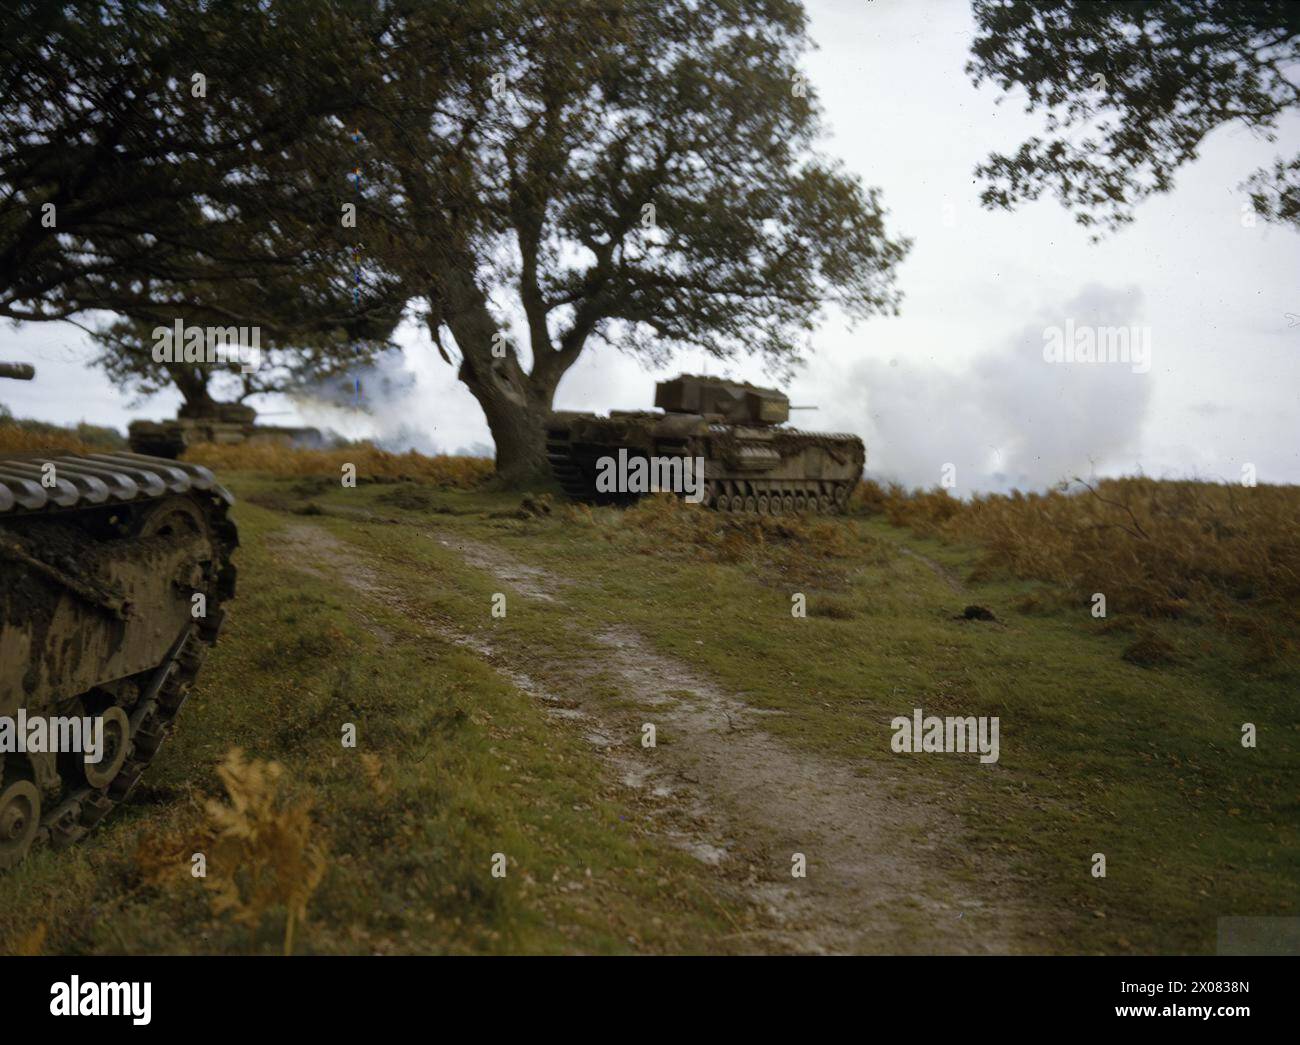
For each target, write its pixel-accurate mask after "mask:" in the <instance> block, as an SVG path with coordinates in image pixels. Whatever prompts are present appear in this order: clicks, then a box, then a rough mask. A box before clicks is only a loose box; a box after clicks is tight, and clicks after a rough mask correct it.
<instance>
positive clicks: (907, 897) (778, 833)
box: [281, 522, 1034, 953]
mask: <svg viewBox="0 0 1300 1045" xmlns="http://www.w3.org/2000/svg"><path fill="white" fill-rule="evenodd" d="M281 535H282V540H283V547H284V548H285V552H286V555H287V554H288V553H289V550H290V548H291V549H292V556H293V563H294V565H295V566H297V567H298V568H306V569H308V570H311V571H313V572H321V573H323V574H326V575H329V576H331V577H342V578H343V579H345V580H346V582H347V583H348V584H349V585H351V586H352V587H353V589H354V590H356V591H357V592H358V594H360V595H362V596H364V597H366V598H370V599H377V600H379V601H381V602H383V603H385V604H387V605H390V606H394V607H397V608H400V609H401V610H402V611H403V612H404V613H405V614H406V615H407V616H408V617H412V618H414V619H418V620H419V621H420V623H421V625H422V626H424V627H426V628H427V629H428V630H429V631H430V632H431V633H433V634H436V635H437V636H438V637H440V638H442V639H445V640H450V641H453V642H456V643H458V644H461V645H463V646H466V647H468V648H471V649H473V650H474V651H475V652H476V653H478V654H479V655H481V656H483V657H484V658H485V659H487V660H488V661H489V662H490V663H491V664H492V665H493V666H494V668H495V669H496V670H497V671H498V672H499V673H500V674H501V675H502V676H503V677H505V678H507V679H508V680H509V681H510V682H511V683H512V684H514V685H515V686H516V687H518V688H519V689H521V690H523V691H525V692H527V693H529V694H531V695H532V696H533V697H534V698H535V699H537V700H539V701H541V702H543V704H544V705H545V706H546V708H547V709H548V712H549V714H550V715H551V716H552V717H553V718H554V719H555V720H556V723H557V728H569V729H574V728H576V729H578V730H579V731H580V733H581V735H582V736H583V737H584V738H585V739H586V740H587V742H588V743H589V744H590V745H591V748H592V752H593V759H594V760H596V761H598V762H599V763H602V764H603V771H604V772H605V773H607V774H609V776H610V778H611V779H613V780H615V781H617V782H618V783H619V784H620V785H621V786H623V787H626V788H629V789H632V791H633V792H634V795H633V796H630V797H634V798H635V800H636V802H637V805H638V807H639V808H641V809H643V810H644V811H645V813H646V819H647V822H648V823H649V824H650V825H652V827H651V829H652V830H653V831H655V832H656V833H657V834H659V835H660V836H661V837H663V838H664V839H666V840H667V841H669V842H670V843H671V844H673V845H676V846H679V847H681V848H684V849H686V850H687V851H689V852H691V853H692V854H693V855H695V856H696V857H697V858H698V859H700V860H702V861H704V862H706V863H709V864H711V865H715V866H716V867H717V868H718V869H719V873H720V874H721V875H722V876H723V878H724V880H725V881H726V882H727V883H728V887H729V888H734V889H738V890H741V891H742V892H743V893H744V895H745V896H746V898H747V899H748V900H749V902H750V903H751V904H752V905H753V906H754V907H755V909H756V911H757V913H758V918H757V920H756V924H757V925H758V926H759V928H756V929H745V930H738V933H737V935H738V936H742V937H744V939H743V940H741V941H740V942H739V946H740V948H741V949H744V950H752V951H758V952H798V953H882V952H883V953H1007V952H1016V951H1020V950H1026V949H1031V947H1030V946H1029V945H1027V944H1026V943H1025V942H1024V941H1025V939H1026V933H1025V929H1026V927H1027V925H1028V924H1030V922H1031V920H1032V919H1033V917H1034V916H1033V914H1032V913H1031V912H1030V911H1029V908H1028V905H1027V904H1026V903H1025V901H1024V899H1023V898H1022V897H1021V896H1020V895H1018V894H1017V892H1016V890H1015V889H1014V888H1013V886H1012V885H1011V883H1009V882H1007V881H1005V880H1001V879H998V878H996V876H995V875H993V874H990V873H988V869H983V870H982V872H981V871H976V872H975V873H973V874H972V872H971V868H970V867H967V868H966V869H965V870H964V871H961V870H958V869H957V868H954V867H952V866H951V864H952V861H951V860H950V859H947V858H945V856H944V854H943V853H942V852H941V845H940V844H939V843H940V840H943V839H945V838H946V837H947V836H948V835H950V834H952V833H953V832H954V831H959V830H960V825H959V824H957V823H956V822H955V821H954V820H953V818H952V815H951V814H947V813H945V811H943V810H941V809H938V808H935V807H932V806H928V805H926V804H924V803H921V802H919V801H916V800H909V799H908V798H907V797H906V791H905V789H900V788H899V787H898V786H897V781H895V780H887V779H876V778H874V777H873V776H870V775H865V774H864V772H863V770H862V769H861V768H859V767H853V766H849V765H844V764H840V763H837V762H832V761H829V760H824V759H821V758H817V757H814V756H810V755H809V754H807V753H806V752H803V751H796V750H794V749H793V748H791V747H790V746H789V745H788V744H786V743H784V742H783V741H781V740H779V739H777V738H776V737H774V736H772V735H771V734H770V733H769V732H767V731H766V730H765V729H764V728H763V717H764V714H772V713H773V712H766V713H764V712H760V711H759V710H757V709H755V708H753V707H750V706H748V705H747V704H745V703H744V701H742V700H741V699H739V698H738V697H737V696H735V695H734V694H731V693H728V692H726V691H725V690H723V689H722V688H720V687H719V686H718V685H716V684H715V683H714V682H712V681H710V680H709V679H706V678H703V677H701V676H700V675H698V674H697V673H696V672H695V671H694V670H693V669H692V668H690V667H688V666H687V665H685V664H683V663H681V662H680V661H677V660H675V659H673V658H671V657H667V656H664V655H663V654H660V653H658V652H656V651H654V650H653V649H652V648H651V647H650V645H649V644H648V643H647V642H646V641H645V640H644V638H643V637H642V636H640V635H638V634H636V633H635V632H633V631H630V630H628V629H626V628H616V629H610V630H606V631H603V632H600V633H598V634H594V635H589V636H586V639H587V641H589V642H590V643H592V644H593V645H594V646H595V647H596V648H597V649H598V650H602V651H603V652H604V656H594V657H592V658H590V660H588V661H585V662H583V663H579V664H575V663H573V662H572V661H565V662H563V663H559V662H557V656H556V654H555V653H554V652H552V651H549V650H547V649H539V648H529V649H519V648H511V649H510V650H508V651H507V650H503V649H500V648H497V647H495V646H494V645H493V644H492V643H491V641H489V640H488V639H487V638H485V637H484V636H482V635H480V634H476V633H474V632H472V631H467V630H463V629H461V628H458V627H452V626H450V625H447V624H445V623H443V622H435V621H429V620H427V619H425V618H423V617H420V616H419V614H418V613H415V612H414V608H413V607H412V606H410V605H409V604H408V602H407V601H406V600H405V599H404V597H403V596H402V594H401V593H400V592H399V590H398V589H397V588H396V587H395V586H393V585H390V584H388V583H386V582H385V581H384V579H383V576H382V569H381V567H380V565H379V564H378V563H375V562H373V561H369V560H367V559H366V557H365V555H364V553H363V552H362V551H361V550H360V549H359V548H357V547H355V546H353V545H350V544H344V543H343V542H341V541H339V540H338V539H337V538H335V537H334V536H333V535H332V534H330V533H329V532H328V531H326V530H324V529H322V528H321V527H318V526H314V525H311V524H310V523H306V522H295V523H294V524H293V525H292V526H291V527H289V528H288V529H286V530H284V531H281ZM432 536H433V538H434V539H436V540H438V541H439V543H441V544H442V545H443V546H444V547H447V548H449V549H451V550H453V551H455V552H456V553H457V554H459V555H460V556H461V557H462V559H463V560H464V561H465V562H466V564H467V565H469V566H471V567H473V568H475V569H479V570H483V571H486V572H488V573H489V574H491V575H492V576H493V577H495V578H496V580H497V581H498V582H500V583H501V584H503V585H504V586H506V587H508V588H510V589H511V590H512V591H514V592H515V593H516V594H518V595H520V596H522V597H524V598H529V599H538V600H544V601H547V602H559V603H561V604H562V603H563V600H564V592H565V588H566V586H567V582H566V581H565V580H564V579H563V578H560V577H556V576H554V575H552V574H549V573H547V572H546V571H544V570H541V569H539V568H537V567H535V566H531V565H528V564H524V563H519V562H517V561H514V560H513V559H511V558H510V557H508V556H506V555H504V554H503V553H502V552H500V551H499V550H498V549H495V548H492V547H489V546H487V545H485V544H482V543H480V542H476V541H472V540H468V539H466V538H463V537H460V536H458V535H451V534H441V533H439V534H433V535H432ZM554 679H562V680H563V686H562V687H557V686H556V685H554V683H553V682H550V681H548V680H554ZM611 679H612V680H613V681H614V682H615V683H616V688H617V689H618V690H619V691H620V692H621V696H622V700H621V701H619V702H617V705H615V703H614V702H611V701H608V700H604V699H602V698H601V697H600V696H599V695H598V694H599V693H601V692H602V689H604V690H605V691H607V686H602V685H597V684H595V683H598V682H600V683H608V682H609V681H610V680H611ZM561 689H562V692H563V693H564V696H563V697H560V696H558V695H557V690H561ZM647 723H650V724H653V725H654V726H655V728H656V731H657V740H658V743H657V744H656V746H655V747H654V748H653V749H647V748H645V747H643V746H642V742H641V738H642V729H643V726H644V725H645V724H647ZM900 793H901V796H900ZM797 853H801V854H803V855H804V857H805V858H806V864H807V876H806V877H803V878H795V877H793V876H792V875H791V867H792V861H793V859H794V855H795V854H797Z"/></svg>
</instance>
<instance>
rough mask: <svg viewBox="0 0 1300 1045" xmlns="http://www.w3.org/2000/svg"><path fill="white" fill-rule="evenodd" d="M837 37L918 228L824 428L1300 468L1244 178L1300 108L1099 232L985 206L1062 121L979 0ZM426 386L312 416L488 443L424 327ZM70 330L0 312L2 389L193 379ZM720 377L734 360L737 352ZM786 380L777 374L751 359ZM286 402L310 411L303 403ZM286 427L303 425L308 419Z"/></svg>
mask: <svg viewBox="0 0 1300 1045" xmlns="http://www.w3.org/2000/svg"><path fill="white" fill-rule="evenodd" d="M808 6H809V11H810V14H811V19H812V36H813V39H814V40H815V41H816V42H817V44H818V50H816V51H815V52H813V53H812V54H810V55H809V56H808V57H807V59H806V62H805V68H806V71H807V74H808V77H809V79H810V80H811V82H812V83H813V85H814V86H815V88H816V90H817V92H818V93H819V96H820V98H821V102H822V105H823V108H824V110H825V116H826V123H827V129H828V138H827V140H826V142H825V143H824V149H825V151H826V152H828V153H830V154H832V155H835V156H838V157H840V158H841V159H842V160H843V161H844V162H845V163H846V165H847V166H848V167H849V168H850V169H851V170H854V171H856V172H857V173H858V174H860V175H861V177H862V178H863V180H864V181H865V182H866V183H867V184H869V185H875V186H878V187H880V189H881V190H882V192H883V199H884V203H885V205H886V206H887V207H888V208H889V211H890V215H891V217H890V223H891V228H892V230H893V231H894V232H895V233H897V234H903V235H907V236H909V237H911V238H912V239H913V240H914V245H913V248H912V252H911V254H910V256H909V258H908V260H907V261H906V262H905V263H904V265H903V266H902V268H901V270H900V272H899V285H900V287H901V289H902V290H903V292H904V295H905V297H904V301H903V309H902V315H900V316H898V317H890V318H878V319H873V320H871V321H869V322H867V323H863V324H859V325H858V326H857V327H856V328H854V329H852V330H850V329H848V328H847V326H846V324H845V322H844V320H843V318H842V317H840V316H836V315H831V316H829V317H828V318H827V320H826V322H825V323H824V324H823V325H822V326H821V328H820V330H819V331H818V333H817V335H816V337H815V338H814V349H815V351H814V355H813V357H812V359H811V361H810V363H809V365H808V366H807V367H806V368H805V369H804V370H803V371H802V372H801V373H800V374H799V376H798V377H797V378H796V380H795V381H794V383H793V385H792V386H791V388H790V394H791V398H792V400H793V401H794V402H796V403H808V404H816V405H817V406H818V407H819V409H818V411H817V412H815V413H805V414H800V415H798V420H799V423H800V425H801V426H803V427H808V428H819V429H824V430H831V431H850V432H856V433H858V434H859V435H861V436H862V437H863V439H864V440H865V441H866V443H867V451H868V471H869V472H870V473H871V474H873V475H877V476H880V477H884V478H894V479H899V480H901V481H903V482H905V483H907V484H909V485H913V486H932V485H934V484H935V483H937V482H938V481H939V479H940V476H941V470H942V469H943V468H944V466H945V465H948V464H951V465H954V466H955V467H956V477H957V487H956V491H955V492H957V493H968V492H970V491H973V490H989V489H1006V488H1009V487H1011V486H1016V487H1019V488H1021V489H1030V488H1043V487H1045V486H1049V485H1051V484H1052V483H1054V482H1056V481H1057V480H1059V479H1061V478H1068V477H1069V476H1072V475H1083V476H1087V475H1107V474H1119V473H1129V472H1136V471H1139V470H1140V471H1142V472H1144V473H1145V474H1147V475H1153V476H1162V477H1163V476H1167V477H1174V476H1200V477H1204V478H1230V479H1233V480H1236V479H1239V478H1240V476H1241V469H1242V465H1243V464H1245V463H1250V464H1253V465H1254V466H1255V468H1256V469H1257V471H1258V475H1259V480H1260V481H1261V482H1289V483H1300V410H1298V409H1297V406H1298V404H1297V398H1298V397H1300V322H1297V325H1296V326H1294V327H1289V326H1288V322H1289V321H1288V319H1287V318H1286V316H1287V314H1288V313H1291V314H1293V315H1297V316H1300V286H1297V276H1298V275H1300V235H1297V234H1296V233H1295V232H1293V231H1291V230H1289V229H1286V228H1282V227H1277V226H1269V225H1266V224H1264V223H1262V222H1260V223H1255V224H1254V226H1253V227H1250V226H1249V225H1247V224H1246V223H1245V222H1243V214H1242V212H1243V204H1244V203H1245V202H1246V197H1245V195H1244V194H1243V193H1242V192H1241V191H1240V190H1239V188H1238V186H1239V185H1240V183H1241V182H1242V181H1243V180H1244V179H1245V178H1246V177H1247V176H1248V175H1249V174H1250V173H1251V172H1252V171H1254V170H1255V169H1256V168H1257V167H1259V166H1262V165H1264V164H1266V163H1269V162H1270V161H1271V160H1272V159H1273V158H1274V157H1275V156H1277V155H1286V156H1291V155H1293V154H1294V153H1295V152H1296V149H1297V146H1298V145H1300V117H1295V116H1293V117H1292V118H1290V119H1289V120H1288V121H1287V122H1285V123H1284V124H1282V126H1281V127H1280V133H1279V140H1278V141H1277V142H1275V143H1273V144H1269V143H1268V142H1265V141H1263V140H1261V139H1259V138H1258V137H1257V136H1256V135H1254V134H1252V133H1251V132H1250V131H1249V130H1247V129H1245V128H1239V127H1226V128H1221V129H1220V130H1218V131H1216V132H1215V134H1214V135H1213V136H1212V137H1211V138H1210V139H1209V140H1208V141H1207V143H1206V145H1205V148H1204V149H1203V150H1202V151H1201V156H1200V158H1199V159H1198V160H1197V161H1196V162H1195V163H1194V164H1193V165H1192V166H1190V167H1187V168H1185V169H1184V170H1183V171H1181V172H1180V173H1179V175H1178V177H1177V185H1176V188H1175V190H1174V191H1173V192H1172V193H1170V194H1168V195H1166V196H1161V197H1157V198H1155V199H1152V200H1150V201H1148V202H1146V203H1144V204H1143V205H1142V206H1141V207H1140V208H1139V209H1138V211H1137V220H1136V222H1135V223H1134V224H1133V225H1131V226H1129V227H1128V228H1127V229H1125V230H1124V231H1122V232H1120V233H1118V234H1113V235H1111V236H1109V237H1108V238H1107V239H1106V240H1104V241H1103V242H1102V243H1100V244H1092V243H1090V242H1089V241H1088V235H1087V232H1086V231H1085V230H1084V229H1083V228H1082V227H1081V226H1079V225H1077V224H1076V223H1075V222H1074V221H1073V219H1072V217H1071V216H1070V215H1069V214H1067V213H1066V212H1065V211H1063V210H1062V209H1061V208H1060V206H1059V205H1058V204H1057V203H1056V202H1055V201H1054V200H1051V199H1043V200H1040V201H1039V202H1038V203H1035V204H1031V205H1029V206H1027V207H1025V208H1023V209H1021V210H1019V211H1016V212H1014V213H1005V212H986V211H984V210H982V209H981V208H980V206H979V202H978V186H977V185H976V184H975V182H974V178H973V176H972V174H971V171H972V169H973V168H974V166H975V165H976V164H977V163H978V162H979V161H980V160H981V159H982V158H983V157H984V156H985V155H986V154H987V153H988V152H989V151H991V150H994V149H996V150H1000V151H1010V150H1012V149H1014V148H1015V147H1016V146H1017V145H1018V144H1019V142H1020V141H1022V140H1023V139H1024V138H1025V137H1026V136H1027V135H1029V134H1031V133H1035V132H1038V131H1041V128H1042V124H1041V122H1040V120H1041V118H1031V117H1028V116H1026V115H1025V114H1024V113H1023V111H1022V109H1023V106H1022V105H1020V104H1018V103H1017V101H1016V99H1014V98H1012V99H1009V100H1007V101H1006V102H1004V103H1003V104H1002V105H1000V106H999V105H996V104H995V102H996V101H997V99H998V92H997V91H996V90H995V89H994V88H992V87H990V86H986V87H984V88H981V89H980V90H976V89H975V88H974V87H972V86H971V84H970V81H969V79H968V77H967V76H966V74H965V73H964V71H963V70H964V67H965V64H966V61H967V58H968V50H969V46H970V41H971V37H972V34H973V26H972V20H971V15H970V11H969V6H968V4H967V3H965V2H964V0H920V2H918V0H811V2H810V3H809V4H808ZM1067 321H1069V322H1072V323H1073V324H1074V325H1075V326H1076V327H1078V326H1082V325H1086V324H1093V325H1101V326H1124V327H1137V328H1139V330H1141V331H1143V333H1144V336H1148V337H1149V339H1150V340H1149V344H1150V367H1149V370H1148V371H1147V372H1145V373H1139V372H1135V370H1141V369H1143V368H1141V367H1134V366H1132V365H1127V364H1124V363H1112V364H1105V365H1098V364H1091V365H1090V364H1085V363H1075V364H1053V363H1048V362H1045V361H1044V359H1043V345H1044V330H1045V328H1048V327H1064V326H1065V324H1066V323H1067ZM403 341H404V343H405V345H406V346H407V351H406V354H405V366H406V367H408V368H409V369H410V370H411V371H412V372H413V377H414V380H413V382H412V388H411V390H410V392H409V393H407V394H405V395H403V396H401V397H398V398H395V399H393V400H391V401H386V402H382V404H381V407H382V408H381V409H379V410H377V411H376V413H377V414H379V415H382V416H378V417H371V416H364V415H356V414H345V413H342V412H337V411H334V412H329V413H327V412H325V411H323V410H317V409H313V408H303V409H300V410H299V411H298V416H299V417H301V419H302V420H303V421H306V422H308V423H315V424H321V425H328V426H331V427H334V428H336V429H338V430H341V431H345V432H346V433H347V434H350V435H377V436H380V437H382V438H385V439H387V440H389V441H391V442H393V443H395V444H398V445H400V446H401V447H402V448H405V447H406V446H409V445H415V446H416V447H418V448H420V449H425V450H429V449H439V450H448V451H454V450H458V449H461V448H469V447H474V446H475V445H480V446H481V445H484V444H489V443H490V439H489V436H488V432H487V426H486V424H485V423H484V421H483V419H482V415H481V413H480V412H479V409H478V406H477V404H476V403H475V402H474V400H473V399H472V398H471V397H470V395H469V393H468V392H466V391H465V390H464V389H463V388H462V386H460V385H459V383H458V382H457V381H456V380H455V377H454V375H453V373H452V371H451V368H450V367H448V366H447V365H446V364H444V363H442V361H441V360H440V359H439V358H438V356H437V354H436V352H434V350H433V348H432V346H431V345H430V343H429V339H428V336H427V334H426V333H424V332H423V331H422V330H417V329H410V330H406V331H404V333H403ZM88 356H89V349H88V348H87V346H86V342H85V338H84V336H83V335H81V334H80V332H79V331H78V330H76V329H75V328H74V327H71V326H68V325H67V324H47V325H29V326H26V327H20V328H17V329H14V328H12V327H8V328H5V329H3V330H0V359H9V360H12V359H20V360H27V361H30V362H33V363H35V364H36V365H37V367H38V369H39V375H38V378H37V380H36V381H35V382H32V383H30V384H25V385H19V384H17V383H12V382H5V383H3V384H0V403H4V404H6V405H7V406H9V407H10V409H11V410H13V412H14V413H15V414H19V415H24V416H32V417H40V418H43V419H47V420H53V421H60V422H75V421H78V420H82V419H85V420H90V421H95V422H98V423H106V424H113V425H116V426H118V427H122V428H124V427H125V425H126V423H127V422H128V421H129V420H130V419H131V418H134V417H150V418H158V417H164V416H170V415H172V414H174V412H175V408H176V405H177V399H176V398H175V397H171V396H166V395H161V396H157V397H155V398H153V399H151V400H148V401H146V402H144V403H140V404H136V403H132V402H130V401H129V400H128V399H127V398H125V397H124V396H122V395H121V394H120V393H118V392H116V391H115V390H114V389H113V388H112V387H111V386H110V385H109V384H108V383H107V381H106V380H105V379H104V378H103V376H102V375H101V374H99V373H98V372H97V371H94V370H90V369H88V368H87V365H86V361H87V359H88ZM705 366H706V364H705V362H704V360H703V359H702V357H701V356H694V357H692V356H690V355H687V356H684V357H682V358H680V359H679V360H678V361H677V364H676V365H674V366H673V367H671V368H669V369H668V370H667V371H664V372H654V371H649V370H646V369H644V368H643V367H642V366H641V365H640V364H639V363H638V362H636V361H635V360H632V359H629V358H627V357H625V356H623V355H621V354H620V353H618V352H616V351H612V350H597V351H594V352H591V353H588V354H587V355H586V356H585V357H584V358H583V359H582V360H580V361H579V363H578V364H577V365H576V366H575V367H574V369H573V370H572V371H570V373H569V374H568V375H567V377H566V378H565V380H564V382H563V383H562V384H561V386H560V390H559V394H558V396H557V402H556V406H557V407H558V408H560V409H570V410H595V411H605V410H608V409H609V408H611V407H621V408H645V407H649V406H650V405H651V403H652V400H653V386H654V382H655V381H656V380H659V379H661V378H662V377H664V376H667V375H669V374H671V373H672V372H675V371H677V370H679V369H680V370H687V371H692V372H700V371H701V370H702V369H704V368H705ZM709 372H710V373H714V374H716V373H719V372H721V371H720V368H719V366H718V364H717V363H716V362H715V363H713V364H711V365H709ZM727 372H728V373H729V374H731V375H733V376H736V377H743V378H747V379H751V380H756V381H759V382H760V383H763V382H762V377H763V375H762V373H761V370H760V369H759V368H758V367H757V366H754V365H745V364H740V365H737V366H734V367H732V368H730V369H729V370H728V371H727ZM261 405H262V406H263V409H265V410H267V411H286V410H289V411H293V410H294V409H295V408H294V405H293V404H289V403H284V402H278V403H277V402H266V403H264V404H261ZM267 420H268V421H274V422H276V423H282V424H285V423H293V421H294V417H293V416H292V414H277V416H275V417H273V418H271V417H268V419H267Z"/></svg>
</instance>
